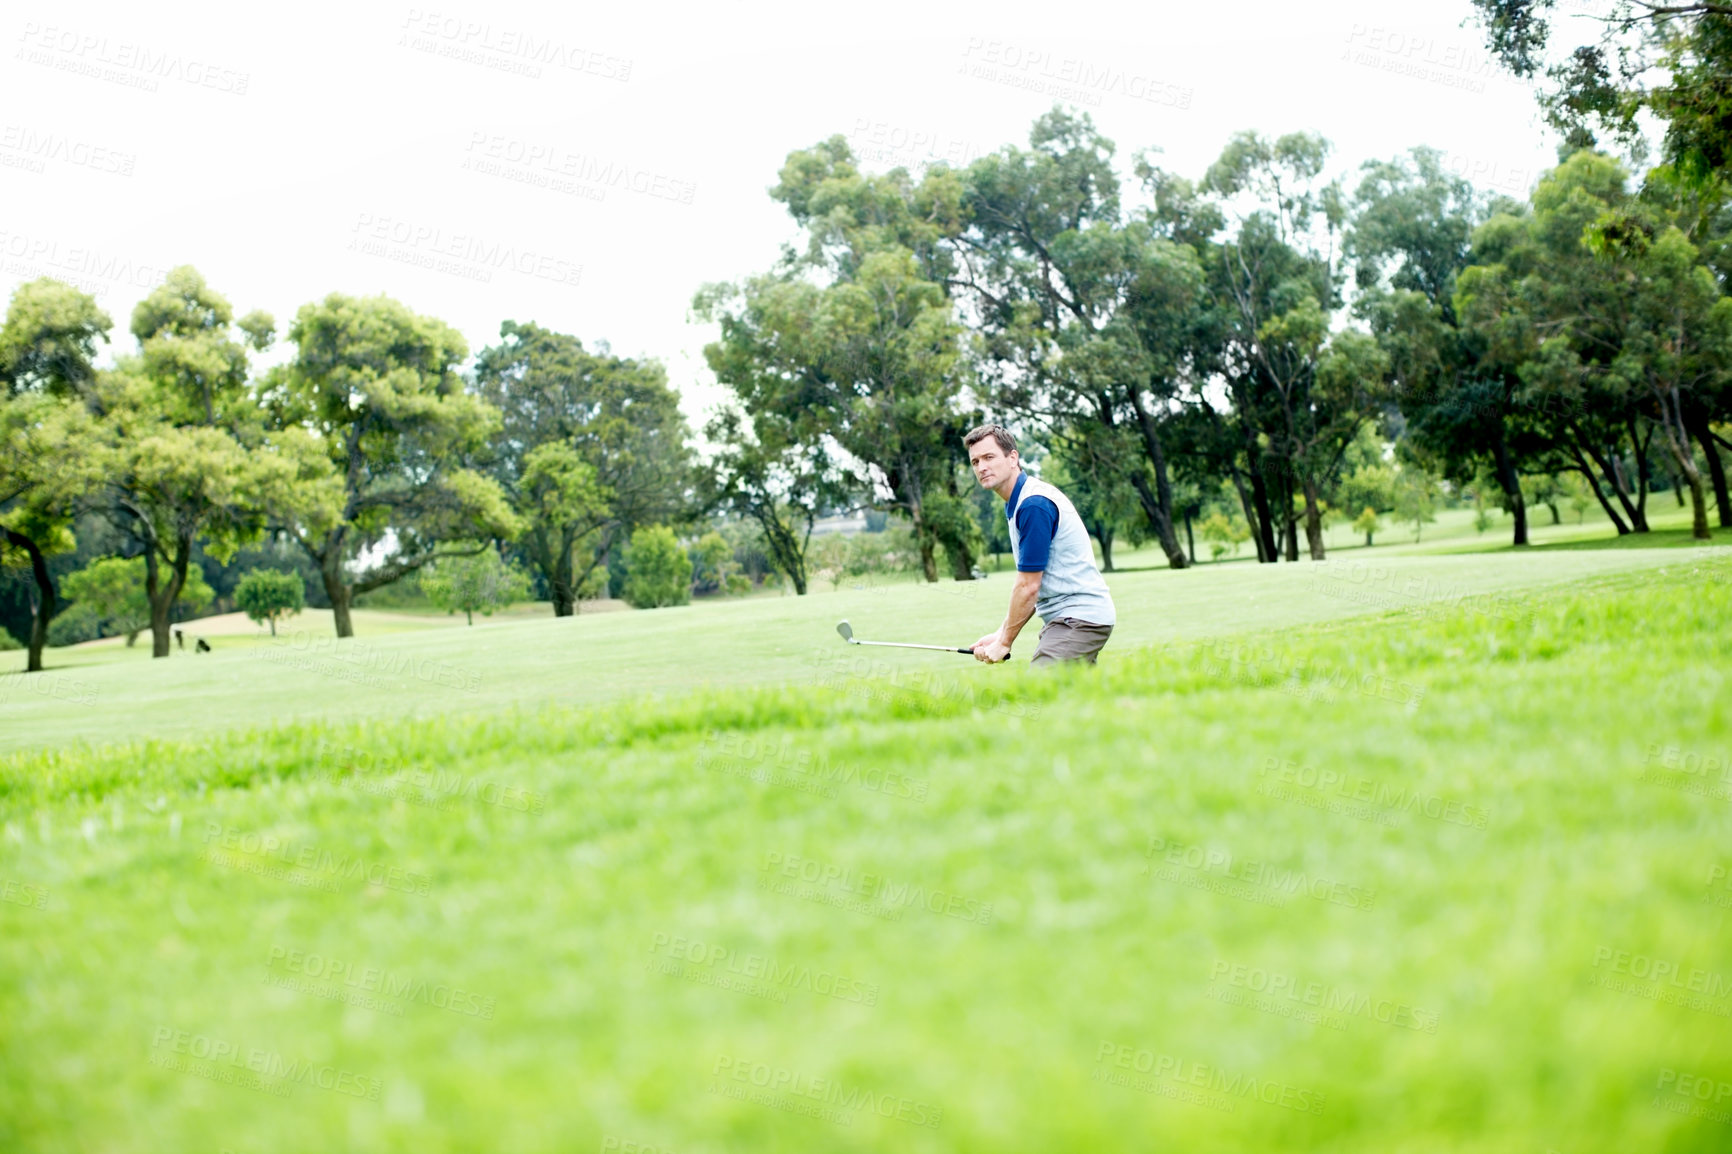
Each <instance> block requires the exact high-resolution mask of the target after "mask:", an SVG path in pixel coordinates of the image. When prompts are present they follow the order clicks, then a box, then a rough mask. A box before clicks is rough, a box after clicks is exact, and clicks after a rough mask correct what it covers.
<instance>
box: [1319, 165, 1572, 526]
mask: <svg viewBox="0 0 1732 1154" xmlns="http://www.w3.org/2000/svg"><path fill="white" fill-rule="evenodd" d="M1355 205H1356V207H1357V213H1356V215H1355V218H1354V224H1353V228H1352V230H1351V231H1350V233H1349V236H1348V245H1349V248H1350V249H1351V251H1352V253H1353V256H1354V259H1355V262H1356V270H1357V276H1358V281H1359V285H1360V289H1361V292H1360V295H1359V297H1358V299H1357V300H1356V302H1355V309H1356V311H1357V312H1358V313H1359V315H1361V316H1363V317H1365V318H1366V319H1367V320H1368V321H1369V323H1370V324H1371V327H1372V331H1373V332H1374V333H1376V335H1377V337H1378V340H1379V342H1380V344H1382V346H1383V347H1384V349H1385V350H1386V351H1387V352H1388V353H1389V354H1390V357H1391V362H1392V368H1393V372H1394V377H1395V382H1396V384H1395V396H1396V399H1397V401H1398V402H1399V404H1400V408H1401V413H1402V416H1403V417H1404V418H1405V419H1406V423H1407V427H1408V433H1409V435H1410V436H1412V437H1414V438H1415V439H1416V440H1418V441H1419V442H1421V443H1422V444H1423V445H1425V447H1426V448H1427V450H1428V451H1429V452H1431V453H1433V454H1434V455H1436V456H1437V457H1438V459H1439V460H1440V461H1441V462H1442V463H1443V465H1444V467H1445V468H1446V470H1448V472H1449V475H1451V476H1453V477H1455V478H1456V479H1458V480H1466V479H1467V478H1469V477H1472V476H1475V475H1476V474H1478V473H1479V472H1480V471H1481V470H1482V469H1489V471H1490V475H1491V477H1492V478H1493V479H1494V480H1495V482H1496V485H1497V488H1498V489H1499V490H1500V492H1501V493H1502V498H1501V501H1502V504H1503V507H1504V508H1505V509H1507V510H1508V511H1509V512H1510V514H1511V515H1512V517H1513V518H1514V521H1513V531H1512V539H1513V542H1514V544H1516V545H1526V544H1527V543H1528V514H1527V502H1526V499H1525V497H1524V495H1523V493H1522V487H1521V473H1522V471H1523V470H1524V469H1525V468H1530V467H1531V466H1532V464H1533V462H1534V460H1535V459H1536V458H1537V457H1539V456H1541V455H1543V454H1544V453H1545V452H1546V450H1547V446H1548V445H1549V440H1548V438H1547V437H1546V436H1545V435H1544V434H1543V430H1541V429H1539V428H1537V427H1536V426H1535V424H1534V422H1532V421H1531V420H1528V419H1526V401H1527V399H1528V390H1526V388H1525V387H1524V383H1523V381H1522V379H1521V376H1520V373H1519V371H1518V370H1517V368H1516V367H1515V365H1514V364H1512V363H1511V362H1509V361H1508V360H1507V359H1506V358H1500V357H1499V356H1497V355H1495V354H1496V352H1497V349H1498V345H1497V342H1496V341H1494V340H1492V339H1491V338H1490V337H1489V336H1488V334H1486V333H1485V332H1483V331H1479V330H1475V329H1474V328H1472V326H1469V325H1464V323H1463V321H1462V319H1461V317H1460V315H1459V314H1458V313H1457V311H1456V287H1457V283H1458V279H1459V278H1460V276H1461V275H1462V273H1463V271H1464V270H1465V269H1466V268H1467V267H1468V266H1469V264H1470V263H1471V262H1472V261H1473V259H1474V258H1475V255H1476V250H1475V249H1474V248H1473V238H1474V236H1475V235H1476V234H1475V232H1474V230H1475V227H1476V226H1477V224H1478V223H1479V222H1480V221H1481V220H1483V219H1484V217H1485V215H1486V213H1487V211H1488V206H1487V205H1485V204H1483V203H1482V202H1481V200H1480V198H1479V197H1478V196H1476V194H1475V193H1474V191H1473V188H1472V186H1471V185H1470V184H1469V183H1468V182H1467V181H1466V180H1463V179H1462V178H1461V177H1459V176H1455V175H1453V174H1451V173H1450V172H1449V171H1448V170H1447V169H1446V168H1445V167H1444V164H1443V158H1442V156H1441V154H1440V153H1438V152H1437V151H1436V150H1434V149H1429V148H1415V149H1413V150H1412V151H1411V153H1410V154H1409V155H1408V156H1407V157H1398V158H1396V159H1395V160H1392V161H1374V162H1370V163H1368V164H1366V165H1365V168H1364V175H1363V177H1362V179H1361V182H1360V185H1359V188H1358V191H1357V193H1356V194H1355ZM1502 207H1503V208H1505V209H1509V208H1513V207H1514V205H1513V203H1512V202H1504V204H1503V206H1502ZM1480 251H1481V252H1483V250H1480ZM1387 507H1388V506H1387V505H1380V506H1379V508H1387Z"/></svg>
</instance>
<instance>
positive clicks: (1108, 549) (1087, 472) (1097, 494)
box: [993, 426, 1179, 573]
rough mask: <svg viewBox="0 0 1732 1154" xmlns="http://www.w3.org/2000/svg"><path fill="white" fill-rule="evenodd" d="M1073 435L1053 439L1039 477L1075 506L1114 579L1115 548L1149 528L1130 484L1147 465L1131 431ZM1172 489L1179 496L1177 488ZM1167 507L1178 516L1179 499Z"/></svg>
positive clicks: (1082, 431) (1073, 432)
mask: <svg viewBox="0 0 1732 1154" xmlns="http://www.w3.org/2000/svg"><path fill="white" fill-rule="evenodd" d="M1069 432H1070V435H1061V436H1059V437H1057V438H1055V440H1056V444H1055V446H1054V448H1053V451H1052V453H1051V454H1050V455H1049V456H1047V457H1046V459H1045V460H1043V461H1042V462H1041V476H1042V477H1043V478H1044V479H1046V480H1048V481H1051V482H1052V483H1053V484H1055V485H1057V486H1058V487H1059V488H1060V489H1061V490H1063V491H1064V495H1065V496H1067V497H1069V498H1070V501H1071V504H1072V505H1075V506H1076V511H1077V513H1078V514H1079V515H1081V517H1082V519H1083V524H1084V525H1085V526H1087V528H1088V531H1089V535H1090V536H1092V537H1093V538H1094V539H1095V540H1096V541H1097V542H1099V544H1100V547H1101V568H1102V569H1103V570H1104V571H1105V572H1108V573H1111V572H1112V571H1113V542H1114V541H1115V540H1117V539H1118V537H1119V536H1120V534H1125V535H1127V536H1130V537H1132V538H1133V539H1135V538H1139V537H1141V536H1142V534H1141V533H1140V532H1139V529H1140V528H1141V525H1140V524H1139V522H1143V523H1146V522H1145V521H1144V518H1145V513H1144V509H1143V506H1142V503H1141V500H1140V495H1139V493H1138V492H1137V488H1136V486H1135V485H1134V484H1133V483H1132V480H1131V478H1132V476H1133V475H1138V474H1144V473H1146V472H1147V470H1148V465H1147V463H1146V461H1145V459H1144V457H1143V455H1142V449H1141V446H1140V445H1138V444H1137V443H1136V440H1135V434H1133V433H1132V432H1131V431H1130V430H1129V429H1125V428H1122V427H1121V428H1115V429H1106V428H1099V427H1098V426H1096V427H1095V428H1094V429H1093V430H1092V432H1093V435H1092V436H1091V435H1090V433H1091V429H1090V428H1089V427H1087V426H1084V427H1082V428H1075V429H1073V430H1070V431H1069ZM1173 489H1174V491H1175V493H1176V490H1177V489H1178V486H1177V485H1174V486H1173ZM1169 501H1170V502H1171V503H1172V505H1173V511H1174V513H1175V515H1176V514H1178V513H1179V499H1178V497H1177V496H1176V495H1171V496H1169ZM993 511H994V512H995V513H997V512H998V509H997V508H996V507H995V508H994V510H993ZM1001 519H1002V516H1001Z"/></svg>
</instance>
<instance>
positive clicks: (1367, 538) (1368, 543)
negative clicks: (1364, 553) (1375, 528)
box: [1365, 533, 1371, 549]
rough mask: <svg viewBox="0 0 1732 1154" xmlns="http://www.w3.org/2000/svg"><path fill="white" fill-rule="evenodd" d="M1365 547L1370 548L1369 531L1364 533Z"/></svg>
mask: <svg viewBox="0 0 1732 1154" xmlns="http://www.w3.org/2000/svg"><path fill="white" fill-rule="evenodd" d="M1365 547H1366V548H1367V549H1369V548H1371V534H1370V533H1367V534H1366V535H1365Z"/></svg>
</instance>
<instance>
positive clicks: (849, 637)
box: [836, 621, 974, 657]
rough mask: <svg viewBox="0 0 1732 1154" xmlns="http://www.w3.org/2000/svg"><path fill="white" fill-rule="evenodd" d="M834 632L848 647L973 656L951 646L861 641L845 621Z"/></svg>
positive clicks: (970, 651) (964, 650)
mask: <svg viewBox="0 0 1732 1154" xmlns="http://www.w3.org/2000/svg"><path fill="white" fill-rule="evenodd" d="M836 632H838V633H840V634H841V635H842V640H844V641H846V642H847V643H848V644H850V645H887V646H889V647H891V648H892V649H936V650H938V652H940V653H966V654H968V655H969V656H971V657H972V656H973V655H974V650H972V649H963V648H958V647H956V646H951V645H916V644H914V643H913V642H911V641H862V640H860V639H859V638H858V637H856V636H854V627H853V626H852V625H850V624H848V623H847V622H846V621H841V622H838V623H837V624H836Z"/></svg>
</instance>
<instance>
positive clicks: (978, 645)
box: [973, 633, 1010, 665]
mask: <svg viewBox="0 0 1732 1154" xmlns="http://www.w3.org/2000/svg"><path fill="white" fill-rule="evenodd" d="M973 649H974V659H975V660H976V661H984V662H986V663H987V664H988V665H992V664H994V663H996V662H999V661H1003V660H1005V659H1006V658H1008V657H1009V656H1010V646H1008V645H1006V644H1005V643H1004V642H1003V641H1001V640H999V636H998V634H996V633H988V634H987V635H986V636H985V637H982V638H981V639H980V640H979V641H976V642H975V643H974V645H973Z"/></svg>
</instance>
